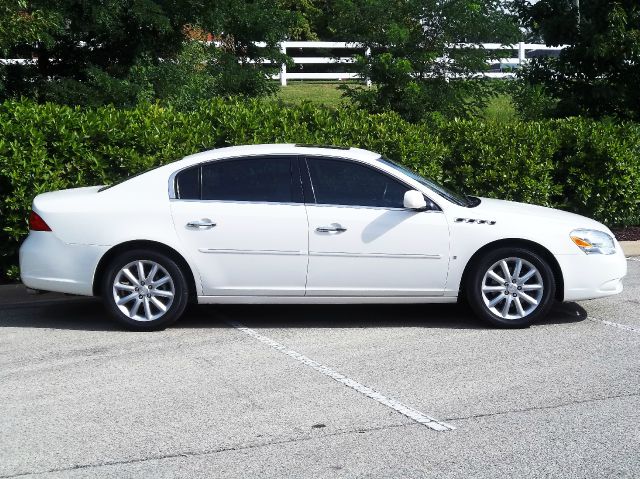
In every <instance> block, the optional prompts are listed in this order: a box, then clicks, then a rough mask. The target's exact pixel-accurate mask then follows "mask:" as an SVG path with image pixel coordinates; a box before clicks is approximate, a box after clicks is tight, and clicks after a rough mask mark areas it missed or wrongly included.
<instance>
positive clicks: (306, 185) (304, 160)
mask: <svg viewBox="0 0 640 479" xmlns="http://www.w3.org/2000/svg"><path fill="white" fill-rule="evenodd" d="M309 158H311V159H325V160H335V161H342V162H346V163H356V164H358V165H361V166H363V167H365V168H369V169H371V170H374V171H376V172H377V173H380V174H381V175H384V176H386V177H388V178H390V179H392V180H394V181H396V182H397V183H400V184H401V185H402V186H404V187H405V188H407V191H409V190H416V188H415V187H414V186H412V185H409V184H407V183H406V182H405V181H403V180H402V179H400V178H398V177H397V176H395V175H391V174H389V173H388V172H386V171H384V170H381V169H380V168H376V167H375V166H374V165H371V164H369V163H366V162H364V161H358V160H356V159H353V158H344V157H339V156H328V155H300V159H299V162H300V163H301V164H304V168H301V170H302V169H304V170H305V174H303V173H302V171H300V174H301V176H303V177H304V176H306V178H303V180H302V183H303V186H304V188H305V191H304V199H305V204H309V205H313V206H322V207H327V206H333V207H338V208H363V209H376V210H387V211H408V210H407V208H404V207H391V206H369V205H344V204H338V203H318V202H317V200H316V195H315V190H314V189H313V180H312V179H311V171H310V170H309V162H308V161H307V160H308V159H309ZM305 180H306V181H305ZM308 188H310V190H311V191H310V192H307V189H308ZM418 191H419V190H418ZM420 193H422V196H424V197H425V199H426V200H428V201H430V202H431V203H432V204H433V205H434V206H435V207H436V209H427V210H425V211H426V212H442V208H440V205H438V203H436V202H435V201H433V200H432V199H431V198H429V197H428V196H427V195H425V194H424V193H423V192H422V191H420ZM307 196H309V197H310V198H311V199H312V200H313V203H308V202H307V201H306V200H307Z"/></svg>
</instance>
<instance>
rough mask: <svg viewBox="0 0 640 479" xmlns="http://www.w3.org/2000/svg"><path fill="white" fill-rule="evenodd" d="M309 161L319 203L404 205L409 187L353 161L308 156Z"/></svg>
mask: <svg viewBox="0 0 640 479" xmlns="http://www.w3.org/2000/svg"><path fill="white" fill-rule="evenodd" d="M307 164H308V165H309V175H310V176H311V183H312V185H313V193H314V195H315V200H316V203H317V204H324V205H348V206H376V207H385V208H402V207H403V204H404V194H405V193H406V192H407V191H408V190H409V189H410V188H408V187H407V186H405V185H403V184H402V183H400V182H399V181H397V180H395V179H394V178H392V177H390V176H389V175H387V174H385V173H382V172H380V171H377V170H375V169H373V168H371V167H368V166H366V165H362V164H359V163H356V162H354V161H348V160H335V159H328V158H307Z"/></svg>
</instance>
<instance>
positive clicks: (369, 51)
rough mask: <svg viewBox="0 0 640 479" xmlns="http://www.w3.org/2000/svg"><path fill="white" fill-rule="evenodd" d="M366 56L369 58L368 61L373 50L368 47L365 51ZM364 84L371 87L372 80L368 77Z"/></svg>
mask: <svg viewBox="0 0 640 479" xmlns="http://www.w3.org/2000/svg"><path fill="white" fill-rule="evenodd" d="M364 56H365V57H367V59H368V58H369V57H370V56H371V48H370V47H367V49H366V50H365V51H364ZM367 61H368V60H367ZM364 83H365V84H366V85H367V86H371V78H369V77H366V78H365V79H364Z"/></svg>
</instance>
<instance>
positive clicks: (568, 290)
mask: <svg viewBox="0 0 640 479" xmlns="http://www.w3.org/2000/svg"><path fill="white" fill-rule="evenodd" d="M616 246H617V252H616V254H612V255H599V254H592V255H587V254H584V253H582V252H579V253H577V254H575V255H557V256H556V259H557V260H558V263H559V264H560V268H561V269H562V274H563V277H564V300H565V301H580V300H584V299H595V298H603V297H606V296H612V295H615V294H619V293H621V292H622V290H623V286H622V280H623V278H624V277H625V276H626V275H627V260H626V258H625V256H624V253H623V252H622V248H620V245H616Z"/></svg>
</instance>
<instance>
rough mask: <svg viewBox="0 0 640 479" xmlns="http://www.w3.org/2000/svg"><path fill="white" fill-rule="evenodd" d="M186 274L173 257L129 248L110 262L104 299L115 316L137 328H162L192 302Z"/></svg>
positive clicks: (129, 326)
mask: <svg viewBox="0 0 640 479" xmlns="http://www.w3.org/2000/svg"><path fill="white" fill-rule="evenodd" d="M188 296H189V295H188V286H187V281H186V279H185V276H184V273H183V272H182V270H181V269H180V267H179V266H178V265H177V264H176V263H175V262H174V261H173V260H172V259H171V258H169V257H167V256H165V255H163V254H160V253H156V252H152V251H144V250H137V251H129V252H126V253H123V254H121V255H119V256H118V257H116V258H115V259H114V260H113V261H112V262H111V264H110V265H109V268H108V271H107V275H106V278H105V281H104V282H103V288H102V298H103V301H104V303H105V306H106V308H107V310H108V311H109V312H110V313H111V315H112V316H113V317H114V318H115V319H116V320H117V321H118V322H120V323H121V324H123V325H124V326H125V327H126V328H128V329H130V330H133V331H155V330H161V329H164V328H166V327H167V326H169V325H170V324H172V323H174V322H175V321H176V320H177V319H178V318H179V317H180V316H181V315H182V313H183V312H184V310H185V308H186V306H187V302H188Z"/></svg>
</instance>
